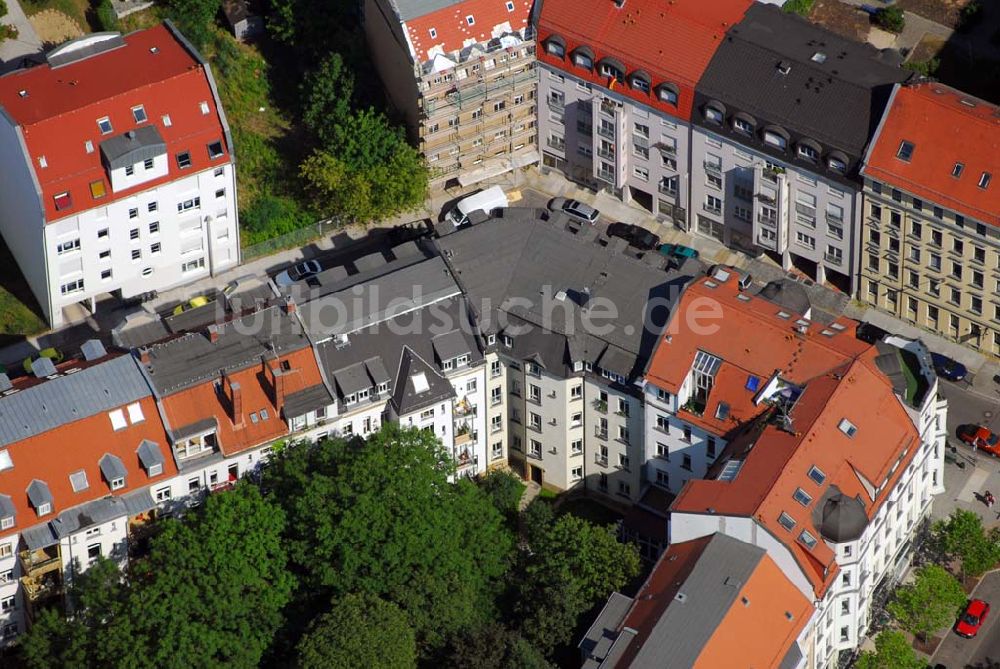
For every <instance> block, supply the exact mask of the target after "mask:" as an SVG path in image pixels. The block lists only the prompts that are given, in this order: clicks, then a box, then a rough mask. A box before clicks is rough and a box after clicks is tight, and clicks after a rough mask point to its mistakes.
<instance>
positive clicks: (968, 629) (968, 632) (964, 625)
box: [955, 599, 990, 639]
mask: <svg viewBox="0 0 1000 669" xmlns="http://www.w3.org/2000/svg"><path fill="white" fill-rule="evenodd" d="M989 614H990V605H989V604H987V603H986V602H984V601H983V600H981V599H973V600H972V601H970V602H969V603H968V605H966V607H965V611H963V612H962V615H960V616H959V617H958V622H956V623H955V634H958V635H959V636H964V637H965V638H966V639H971V638H973V637H974V636H976V635H977V634H979V628H980V627H982V626H983V623H984V622H985V621H986V617H987V616H988V615H989Z"/></svg>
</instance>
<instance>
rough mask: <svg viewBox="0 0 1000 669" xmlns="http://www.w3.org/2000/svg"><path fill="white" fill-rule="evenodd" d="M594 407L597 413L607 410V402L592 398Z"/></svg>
mask: <svg viewBox="0 0 1000 669" xmlns="http://www.w3.org/2000/svg"><path fill="white" fill-rule="evenodd" d="M593 404H594V409H595V410H596V411H598V412H599V413H607V412H608V403H607V402H606V401H605V400H594V403H593Z"/></svg>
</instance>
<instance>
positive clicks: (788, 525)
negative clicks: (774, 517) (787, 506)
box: [778, 511, 795, 532]
mask: <svg viewBox="0 0 1000 669" xmlns="http://www.w3.org/2000/svg"><path fill="white" fill-rule="evenodd" d="M778 524H779V525H781V526H782V527H783V528H785V529H786V530H788V531H789V532H791V531H792V528H794V527H795V519H794V518H792V517H791V516H789V515H788V514H787V513H785V512H784V511H782V512H781V515H780V516H778Z"/></svg>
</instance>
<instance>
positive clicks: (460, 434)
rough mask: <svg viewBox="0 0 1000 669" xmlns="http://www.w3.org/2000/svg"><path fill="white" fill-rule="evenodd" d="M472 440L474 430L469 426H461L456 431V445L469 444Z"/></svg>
mask: <svg viewBox="0 0 1000 669" xmlns="http://www.w3.org/2000/svg"><path fill="white" fill-rule="evenodd" d="M471 441H472V430H470V429H469V428H468V427H463V428H459V430H458V431H457V432H455V445H456V446H461V445H464V444H468V443H470V442H471Z"/></svg>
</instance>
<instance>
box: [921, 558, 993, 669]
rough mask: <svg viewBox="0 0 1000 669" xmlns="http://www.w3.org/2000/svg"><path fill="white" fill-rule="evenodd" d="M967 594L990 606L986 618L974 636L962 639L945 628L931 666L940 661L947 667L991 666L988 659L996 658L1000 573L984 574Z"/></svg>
mask: <svg viewBox="0 0 1000 669" xmlns="http://www.w3.org/2000/svg"><path fill="white" fill-rule="evenodd" d="M971 597H976V598H978V599H984V600H986V601H987V602H989V603H990V604H991V605H992V606H993V610H992V611H991V612H990V617H989V618H987V620H986V623H985V624H984V625H983V629H982V630H980V632H979V636H977V637H976V638H975V639H963V638H962V637H960V636H958V635H957V634H955V633H954V632H953V631H952V630H951V629H949V630H948V632H947V634H946V635H945V637H944V641H942V642H941V645H940V646H938V649H937V652H936V653H935V654H934V657H933V659H932V660H931V665H932V666H933V665H935V664H943V665H944V666H945V667H947V668H948V669H961V668H962V667H968V666H971V667H983V668H986V667H990V666H991V664H990V663H991V662H997V661H998V660H1000V624H998V623H997V606H1000V572H992V573H990V574H987V575H986V576H985V577H984V578H983V580H982V582H981V583H980V584H979V587H978V588H976V590H975V592H973V593H972V595H971Z"/></svg>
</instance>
